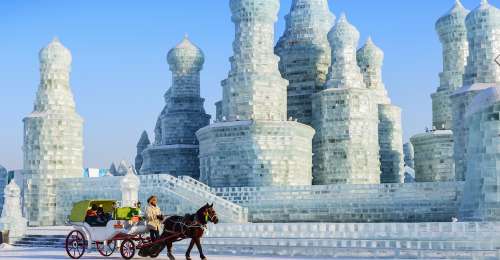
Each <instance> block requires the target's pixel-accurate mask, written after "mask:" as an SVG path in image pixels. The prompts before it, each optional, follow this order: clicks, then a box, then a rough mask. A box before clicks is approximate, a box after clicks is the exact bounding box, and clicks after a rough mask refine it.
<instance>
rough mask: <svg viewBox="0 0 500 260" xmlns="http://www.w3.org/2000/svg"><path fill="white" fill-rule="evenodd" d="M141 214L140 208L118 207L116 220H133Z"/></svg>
mask: <svg viewBox="0 0 500 260" xmlns="http://www.w3.org/2000/svg"><path fill="white" fill-rule="evenodd" d="M137 215H139V209H137V208H133V207H123V208H117V209H116V213H115V220H131V219H132V217H134V216H137Z"/></svg>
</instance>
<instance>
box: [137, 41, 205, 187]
mask: <svg viewBox="0 0 500 260" xmlns="http://www.w3.org/2000/svg"><path fill="white" fill-rule="evenodd" d="M167 60H168V63H169V65H170V70H171V71H172V87H171V88H170V89H169V90H168V91H167V93H166V94H165V102H166V104H165V108H164V109H163V111H162V112H161V114H160V116H159V118H158V121H157V124H156V128H155V135H156V136H155V143H154V144H153V145H150V146H147V148H145V149H144V150H143V151H141V155H140V156H141V157H142V158H143V163H142V166H141V169H140V174H158V173H168V174H170V175H173V176H182V175H187V176H191V177H193V178H195V179H198V178H199V160H198V153H199V150H198V149H199V147H198V140H197V139H196V135H195V133H196V131H198V130H199V129H200V128H202V127H204V126H207V125H208V124H209V123H210V115H208V114H207V113H205V108H204V107H203V104H204V102H205V100H204V99H203V98H201V97H200V72H201V70H202V69H203V64H204V62H205V56H204V54H203V52H202V51H201V49H200V48H198V47H197V46H196V45H194V44H193V43H192V42H191V41H190V40H189V39H188V37H187V36H186V37H184V39H183V40H182V41H181V43H179V44H178V45H177V46H176V47H175V48H173V49H172V50H170V51H169V53H168V57H167ZM138 152H139V150H138ZM138 156H139V154H138Z"/></svg>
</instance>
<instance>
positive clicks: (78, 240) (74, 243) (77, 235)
mask: <svg viewBox="0 0 500 260" xmlns="http://www.w3.org/2000/svg"><path fill="white" fill-rule="evenodd" d="M86 244H87V241H85V236H83V234H82V232H80V231H78V230H73V231H71V232H70V233H69V234H68V236H67V237H66V244H65V247H66V253H68V256H69V257H71V258H73V259H79V258H80V257H82V256H83V253H85V248H86Z"/></svg>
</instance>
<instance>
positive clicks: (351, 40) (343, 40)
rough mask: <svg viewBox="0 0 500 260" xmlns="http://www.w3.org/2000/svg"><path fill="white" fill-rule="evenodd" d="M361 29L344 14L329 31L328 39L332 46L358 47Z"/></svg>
mask: <svg viewBox="0 0 500 260" xmlns="http://www.w3.org/2000/svg"><path fill="white" fill-rule="evenodd" d="M359 35H360V34H359V31H358V30H357V29H356V27H354V25H352V24H350V23H349V21H347V17H346V15H345V14H342V15H341V16H340V18H339V20H338V21H337V23H336V24H335V26H333V28H332V30H331V31H330V32H329V33H328V40H329V41H330V45H332V46H339V45H340V46H354V47H356V46H357V44H358V41H359Z"/></svg>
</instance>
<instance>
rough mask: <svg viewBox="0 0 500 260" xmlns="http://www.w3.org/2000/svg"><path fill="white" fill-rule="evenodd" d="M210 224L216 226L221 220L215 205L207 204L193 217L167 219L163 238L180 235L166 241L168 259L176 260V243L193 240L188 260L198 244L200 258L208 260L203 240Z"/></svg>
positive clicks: (188, 250) (164, 223) (187, 252)
mask: <svg viewBox="0 0 500 260" xmlns="http://www.w3.org/2000/svg"><path fill="white" fill-rule="evenodd" d="M208 222H212V223H214V224H217V223H219V218H218V217H217V213H216V212H215V210H214V204H212V205H209V204H208V203H207V204H206V205H205V206H203V207H202V208H200V209H199V210H198V211H196V213H195V214H192V215H190V214H188V215H186V216H184V217H181V216H171V217H168V218H167V219H165V221H164V222H163V225H164V229H163V233H162V235H161V237H168V236H172V235H174V234H178V236H176V237H173V238H171V239H169V240H166V241H165V243H166V245H167V250H168V258H169V259H170V260H175V257H174V255H173V254H172V247H173V243H174V242H177V241H181V240H184V239H187V238H191V243H190V244H189V247H188V249H187V251H186V259H187V260H191V256H190V255H191V250H192V249H193V246H194V245H195V244H196V247H197V248H198V252H199V253H200V258H201V259H202V260H206V259H207V257H206V256H205V255H204V254H203V249H202V248H201V238H202V237H203V233H204V232H205V228H206V225H207V224H208Z"/></svg>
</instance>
